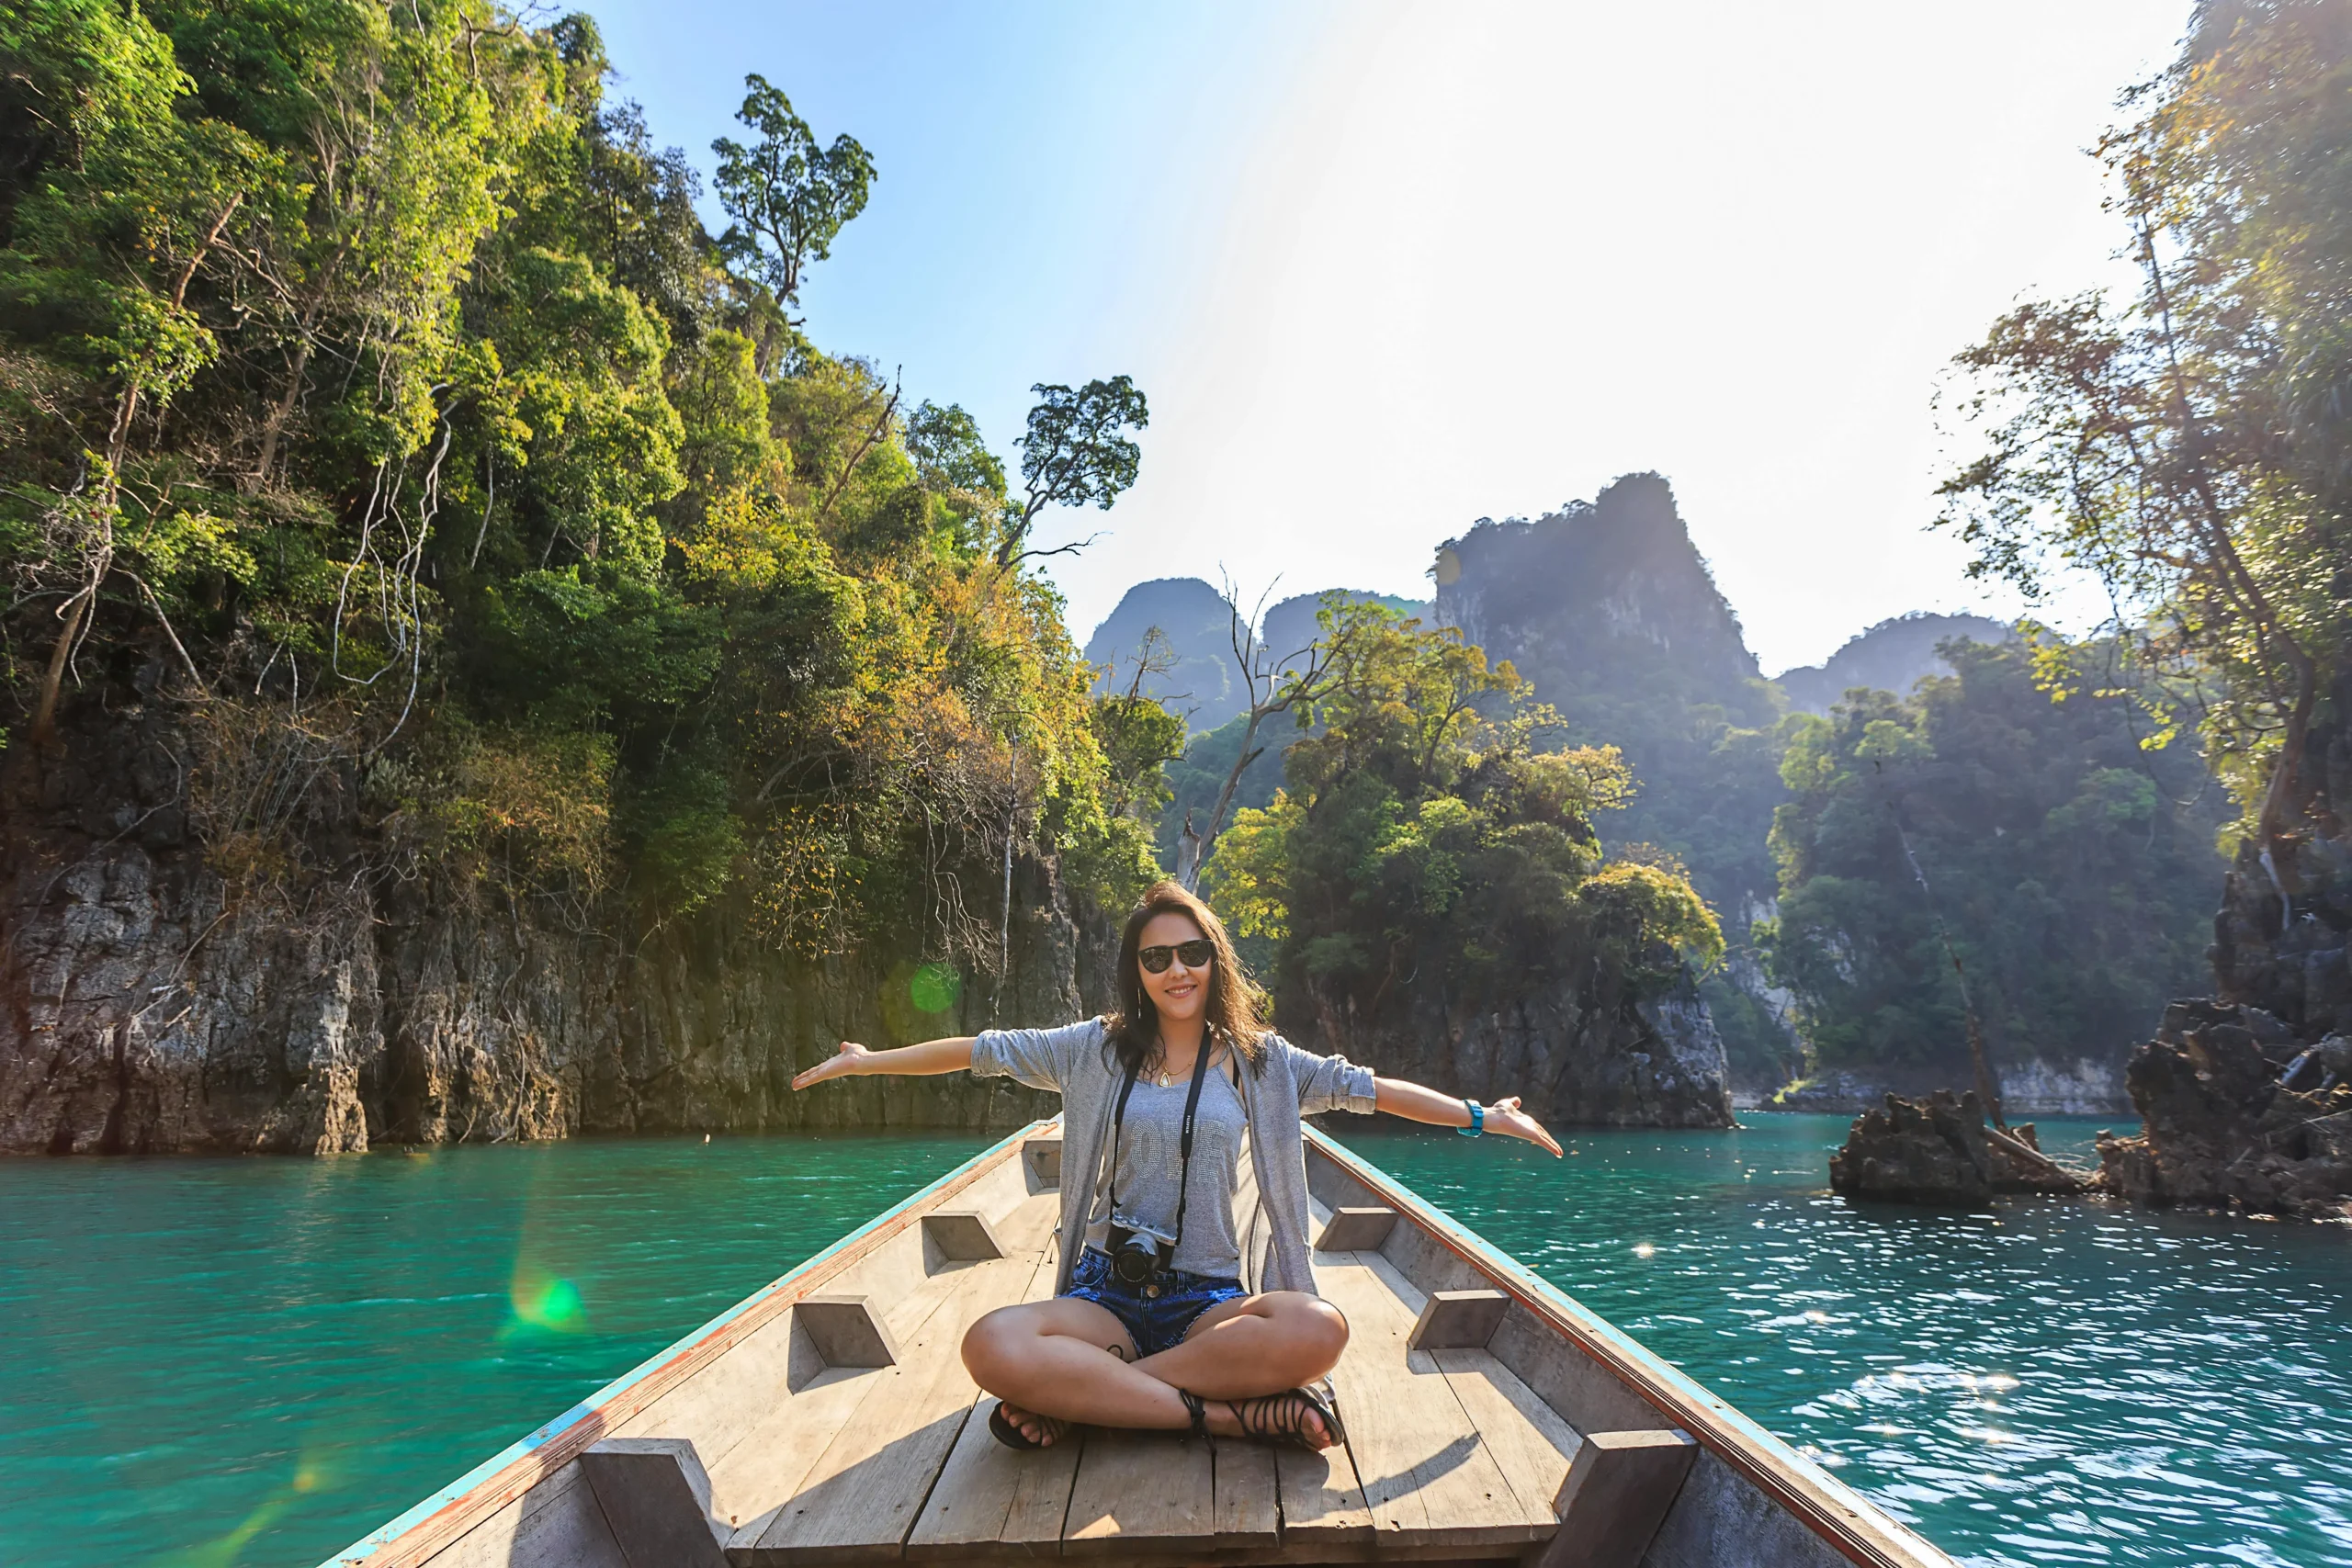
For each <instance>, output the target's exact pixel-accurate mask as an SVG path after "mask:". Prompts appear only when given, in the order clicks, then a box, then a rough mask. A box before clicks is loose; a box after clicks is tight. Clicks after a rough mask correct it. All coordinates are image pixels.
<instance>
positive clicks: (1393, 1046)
mask: <svg viewBox="0 0 2352 1568" xmlns="http://www.w3.org/2000/svg"><path fill="white" fill-rule="evenodd" d="M1305 999H1306V998H1303V997H1300V998H1293V997H1290V996H1288V995H1285V997H1284V998H1283V1007H1284V1011H1283V1016H1284V1018H1286V1019H1287V1018H1289V1017H1291V1016H1293V1015H1295V1014H1297V1013H1300V1012H1304V1011H1306V1010H1307V1009H1306V1007H1305V1006H1304V1005H1302V1004H1303V1003H1304V1002H1305ZM1292 1037H1293V1038H1294V1039H1296V1040H1298V1041H1299V1043H1302V1044H1305V1045H1307V1046H1308V1047H1309V1048H1311V1049H1315V1050H1323V1051H1338V1052H1341V1053H1343V1054H1344V1055H1347V1056H1348V1057H1349V1058H1350V1059H1351V1060H1352V1061H1356V1062H1360V1063H1362V1064H1363V1065H1364V1066H1369V1067H1372V1068H1373V1069H1374V1070H1375V1071H1377V1072H1381V1073H1385V1074H1387V1075H1389V1076H1391V1077H1408V1078H1411V1079H1413V1080H1414V1081H1416V1082H1419V1083H1425V1084H1427V1085H1429V1086H1430V1088H1431V1089H1442V1090H1444V1091H1445V1092H1446V1093H1448V1094H1462V1095H1468V1096H1470V1097H1472V1098H1474V1099H1476V1100H1499V1099H1501V1098H1502V1097H1503V1096H1505V1095H1509V1094H1516V1095H1519V1096H1521V1097H1522V1098H1523V1099H1524V1100H1526V1102H1527V1109H1528V1110H1529V1111H1531V1112H1532V1113H1533V1114H1534V1115H1535V1116H1536V1117H1537V1118H1539V1119H1540V1120H1543V1121H1544V1122H1554V1123H1557V1124H1559V1125H1561V1126H1602V1127H1728V1126H1730V1125H1731V1124H1732V1109H1731V1086H1730V1078H1731V1073H1730V1068H1729V1066H1727V1064H1726V1063H1725V1062H1724V1043H1723V1039H1722V1037H1721V1036H1720V1035H1718V1034H1717V1033H1716V1032H1715V1026H1714V1023H1713V1021H1712V1020H1711V1019H1710V1018H1709V1017H1708V1015H1707V1010H1706V1008H1705V1006H1704V1005H1703V1004H1702V1003H1701V1002H1700V1000H1699V998H1698V996H1697V994H1696V993H1695V992H1694V991H1692V990H1691V989H1689V988H1688V987H1685V988H1684V989H1681V990H1679V991H1675V992H1669V993H1668V994H1667V995H1666V996H1663V997H1657V998H1641V999H1634V998H1625V997H1620V996H1615V995H1611V996H1608V997H1599V996H1593V995H1589V994H1585V993H1582V992H1579V991H1578V990H1577V988H1575V987H1566V986H1563V987H1556V988H1555V989H1554V990H1553V991H1551V992H1549V993H1546V994H1541V995H1537V996H1533V997H1527V998H1519V999H1517V1000H1515V1001H1513V1002H1510V1003H1509V1004H1506V1005H1504V1006H1502V1007H1499V1008H1497V1007H1493V1006H1490V1005H1482V1004H1478V1003H1475V1002H1469V1001H1462V1000H1454V1001H1448V1000H1446V999H1444V998H1437V997H1434V996H1431V995H1430V994H1428V993H1426V992H1425V993H1423V994H1421V995H1420V996H1419V997H1418V998H1416V1000H1415V1001H1414V1002H1413V1003H1412V1004H1411V1005H1410V1006H1409V1007H1408V1008H1404V1009H1397V1010H1394V1015H1393V1016H1388V1017H1384V1018H1383V1019H1382V1020H1381V1021H1378V1022H1377V1023H1374V1024H1364V1023H1361V1022H1359V1021H1357V1020H1356V1019H1354V1018H1353V1017H1352V1016H1349V1017H1333V1016H1331V1015H1330V1014H1329V1012H1328V1011H1327V1012H1325V1013H1324V1014H1323V1016H1322V1017H1321V1018H1320V1019H1319V1020H1318V1021H1317V1022H1316V1023H1315V1024H1314V1025H1313V1026H1312V1027H1311V1028H1306V1027H1299V1028H1297V1029H1296V1032H1295V1033H1293V1036H1292Z"/></svg>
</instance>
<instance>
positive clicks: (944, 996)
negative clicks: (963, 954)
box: [907, 964, 964, 1012]
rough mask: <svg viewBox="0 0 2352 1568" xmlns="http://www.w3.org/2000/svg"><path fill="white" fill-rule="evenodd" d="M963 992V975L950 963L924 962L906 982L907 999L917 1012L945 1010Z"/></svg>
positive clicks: (953, 1004) (950, 1006) (954, 1002)
mask: <svg viewBox="0 0 2352 1568" xmlns="http://www.w3.org/2000/svg"><path fill="white" fill-rule="evenodd" d="M963 994H964V976H961V975H959V974H957V973H956V966H955V965H954V964H924V965H923V966H922V968H920V969H917V970H916V971H915V973H914V978H913V979H911V980H910V981H908V982H907V999H908V1000H909V1001H910V1002H912V1003H914V1006H915V1010H916V1011H917V1012H945V1011H946V1010H948V1009H949V1008H952V1007H954V1006H955V1005H956V998H958V997H960V996H962V995H963Z"/></svg>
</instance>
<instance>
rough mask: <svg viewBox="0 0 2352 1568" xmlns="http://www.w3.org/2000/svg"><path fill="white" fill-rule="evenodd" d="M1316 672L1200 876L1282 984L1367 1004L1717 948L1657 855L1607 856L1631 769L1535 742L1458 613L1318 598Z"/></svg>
mask: <svg viewBox="0 0 2352 1568" xmlns="http://www.w3.org/2000/svg"><path fill="white" fill-rule="evenodd" d="M1320 616H1321V619H1322V622H1323V626H1324V629H1325V634H1326V638H1327V646H1328V648H1329V652H1330V665H1329V670H1330V673H1331V679H1330V680H1329V683H1328V685H1327V686H1325V687H1324V688H1323V689H1322V690H1321V691H1320V692H1319V693H1318V694H1316V695H1315V696H1314V697H1313V698H1312V700H1311V701H1308V702H1306V703H1304V704H1302V707H1303V709H1304V713H1303V725H1304V727H1305V728H1306V729H1307V731H1308V733H1307V735H1306V737H1305V738H1304V739H1300V740H1299V741H1297V742H1296V743H1295V744H1294V745H1293V746H1292V747H1291V748H1290V750H1289V751H1288V752H1287V753H1286V754H1285V761H1284V773H1285V777H1286V779H1287V784H1288V787H1287V788H1286V789H1285V790H1284V791H1283V793H1281V794H1279V795H1276V796H1275V799H1274V803H1273V805H1272V806H1271V807H1267V808H1265V809H1263V810H1246V811H1243V812H1241V813H1240V814H1239V815H1238V817H1237V818H1236V819H1235V821H1234V824H1233V827H1232V828H1231V829H1229V830H1228V832H1227V835H1226V840H1225V843H1224V845H1223V847H1222V848H1221V849H1220V851H1219V852H1218V853H1217V855H1216V857H1215V858H1214V859H1213V860H1211V861H1210V862H1209V863H1208V866H1207V870H1206V872H1205V875H1204V879H1205V881H1206V883H1207V886H1209V888H1210V890H1211V894H1212V897H1215V898H1216V900H1217V902H1218V903H1219V905H1220V907H1221V908H1227V910H1228V911H1229V912H1230V914H1231V916H1232V918H1233V919H1234V920H1235V923H1236V925H1237V927H1238V929H1239V930H1240V931H1242V932H1243V934H1245V935H1249V936H1254V937H1258V938H1262V939H1265V940H1268V941H1270V942H1273V943H1275V944H1276V971H1275V972H1276V976H1277V982H1278V991H1277V995H1278V996H1279V997H1282V998H1287V1000H1285V1001H1283V1003H1282V1004H1281V1005H1283V1007H1285V1008H1287V1009H1301V1010H1307V1011H1311V1012H1313V1013H1316V1014H1318V1015H1320V1016H1323V1017H1325V1018H1327V1019H1329V1018H1335V1017H1351V1018H1359V1019H1367V1018H1372V1017H1375V1016H1378V1015H1379V1014H1380V1013H1381V1012H1382V1010H1384V1009H1385V1008H1388V1007H1392V1006H1396V1005H1399V1004H1400V1003H1401V1001H1402V996H1401V994H1400V987H1419V988H1422V989H1424V990H1426V991H1428V992H1430V994H1433V995H1436V996H1439V997H1442V998H1464V997H1467V998H1489V999H1500V998H1509V997H1515V996H1521V995H1525V994H1528V993H1529V992H1531V991H1532V990H1534V989H1536V988H1539V987H1544V986H1546V985H1550V984H1554V983H1557V982H1559V981H1561V980H1564V979H1565V980H1566V981H1567V982H1568V983H1570V984H1577V985H1585V986H1591V987H1600V988H1603V989H1608V990H1610V991H1611V992H1612V993H1613V994H1616V995H1619V996H1621V997H1630V996H1635V995H1640V994H1645V993H1646V992H1648V991H1650V990H1654V989H1657V988H1662V987H1668V986H1670V985H1673V984H1675V983H1677V982H1679V979H1680V977H1681V976H1683V974H1684V973H1685V968H1684V965H1685V964H1686V962H1688V963H1695V964H1698V965H1700V966H1702V967H1703V966H1705V965H1707V964H1712V963H1713V962H1714V960H1715V959H1716V958H1718V957H1719V956H1720V955H1721V953H1722V951H1723V937H1722V933H1721V931H1720V930H1719V929H1718V928H1717V926H1716V924H1715V920H1714V917H1713V915H1712V914H1711V913H1710V912H1709V911H1708V909H1707V908H1706V906H1705V904H1704V903H1703V902H1702V901H1701V899H1700V898H1699V897H1698V895H1697V894H1696V893H1695V892H1694V891H1692V889H1691V885H1690V883H1689V881H1688V880H1687V879H1686V878H1685V877H1683V876H1682V875H1681V874H1679V872H1677V871H1675V870H1673V869H1672V868H1668V867H1659V866H1653V865H1645V864H1638V863H1631V862H1617V863H1610V862H1607V861H1605V860H1604V857H1603V855H1602V852H1601V850H1600V839H1599V837H1598V835H1597V834H1596V833H1595V832H1594V829H1593V826H1592V818H1593V816H1594V814H1595V813H1597V812H1600V811H1602V810H1607V809H1611V808H1614V807H1619V806H1622V805H1623V802H1624V800H1625V798H1626V796H1627V795H1628V794H1629V792H1630V790H1631V788H1632V781H1631V778H1630V776H1629V775H1628V774H1627V773H1626V771H1625V767H1624V764H1623V759H1622V758H1621V757H1620V756H1619V755H1618V753H1617V752H1616V751H1615V750H1614V749H1613V748H1600V749H1595V748H1574V749H1570V750H1541V749H1540V748H1539V745H1538V741H1539V739H1541V738H1542V736H1543V733H1544V730H1545V728H1547V727H1548V726H1550V725H1551V724H1553V723H1554V722H1555V716H1554V715H1552V714H1551V713H1550V711H1549V710H1548V709H1544V708H1543V707H1540V706H1538V705H1534V704H1533V703H1532V701H1531V700H1530V697H1529V694H1528V691H1527V687H1526V684H1525V682H1522V681H1521V680H1520V678H1519V676H1518V675H1517V674H1516V673H1515V672H1514V671H1512V670H1511V668H1510V666H1509V665H1507V664H1505V665H1499V666H1489V665H1488V664H1487V659H1486V655H1485V654H1484V652H1482V651H1481V650H1480V649H1476V648H1474V647H1471V646H1469V645H1467V644H1466V643H1464V641H1463V639H1462V637H1461V634H1460V633H1459V632H1458V631H1455V630H1453V629H1452V628H1441V629H1438V630H1434V631H1431V630H1425V629H1423V628H1421V627H1420V626H1419V624H1418V623H1417V622H1410V621H1408V620H1407V619H1406V618H1405V617H1403V616H1402V615H1398V614H1397V612H1396V611H1394V610H1390V609H1388V608H1387V607H1385V606H1384V605H1381V604H1340V603H1334V604H1327V605H1326V607H1325V608H1324V609H1323V610H1322V611H1321V612H1320Z"/></svg>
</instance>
